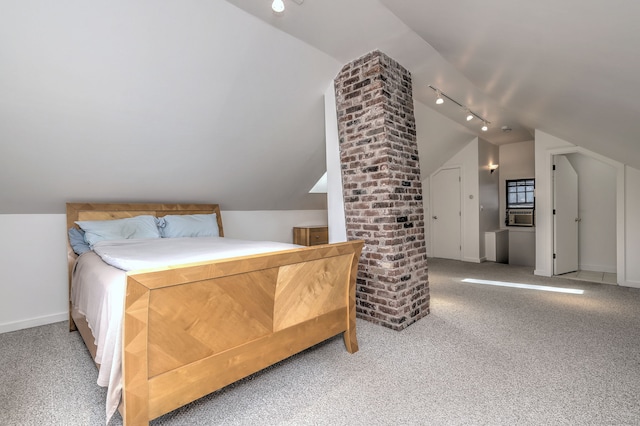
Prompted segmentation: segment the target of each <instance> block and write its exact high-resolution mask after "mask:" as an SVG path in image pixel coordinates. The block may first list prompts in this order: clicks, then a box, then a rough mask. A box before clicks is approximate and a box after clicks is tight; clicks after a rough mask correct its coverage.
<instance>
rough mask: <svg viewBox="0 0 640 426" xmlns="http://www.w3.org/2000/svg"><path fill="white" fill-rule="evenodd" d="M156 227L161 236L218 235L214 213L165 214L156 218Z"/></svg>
mask: <svg viewBox="0 0 640 426" xmlns="http://www.w3.org/2000/svg"><path fill="white" fill-rule="evenodd" d="M158 227H159V229H160V235H162V237H163V238H178V237H219V236H220V230H219V229H218V221H217V217H216V214H215V213H212V214H185V215H167V216H164V217H161V218H160V219H158Z"/></svg>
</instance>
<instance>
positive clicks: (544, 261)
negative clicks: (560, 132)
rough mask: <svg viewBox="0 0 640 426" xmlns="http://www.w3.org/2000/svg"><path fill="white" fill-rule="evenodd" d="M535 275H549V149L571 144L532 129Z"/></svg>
mask: <svg viewBox="0 0 640 426" xmlns="http://www.w3.org/2000/svg"><path fill="white" fill-rule="evenodd" d="M535 133H536V134H535V178H536V269H535V270H534V273H535V274H536V275H542V276H546V277H550V276H552V275H553V216H552V211H553V181H552V175H551V157H550V154H549V152H550V151H552V150H557V149H559V148H566V149H568V148H571V149H573V148H575V145H573V144H571V143H569V142H567V141H564V140H562V139H560V138H557V137H555V136H552V135H550V134H548V133H544V132H542V131H540V130H537V129H536V132H535Z"/></svg>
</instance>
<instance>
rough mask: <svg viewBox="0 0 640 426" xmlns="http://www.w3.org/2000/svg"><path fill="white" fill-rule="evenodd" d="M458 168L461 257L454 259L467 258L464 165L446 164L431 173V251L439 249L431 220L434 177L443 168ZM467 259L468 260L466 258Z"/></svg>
mask: <svg viewBox="0 0 640 426" xmlns="http://www.w3.org/2000/svg"><path fill="white" fill-rule="evenodd" d="M455 169H457V170H458V173H459V177H460V182H459V183H460V185H459V188H460V257H459V258H458V259H454V260H465V258H464V256H463V254H464V252H465V250H464V248H465V246H464V242H465V240H464V225H463V223H464V218H465V214H464V213H465V212H464V188H463V187H464V185H463V182H464V167H463V166H462V165H461V164H448V165H446V166H442V167H439V168H438V169H437V170H436V171H434V172H433V173H431V174H430V175H429V235H430V238H429V241H430V243H431V244H430V245H431V251H432V252H434V253H435V252H436V251H437V250H435V249H434V245H433V221H432V220H431V217H432V216H433V177H434V176H435V175H436V174H438V173H440V172H441V171H443V170H455ZM465 261H467V260H465ZM469 262H478V261H477V260H471V261H469Z"/></svg>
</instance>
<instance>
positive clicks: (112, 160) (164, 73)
mask: <svg viewBox="0 0 640 426" xmlns="http://www.w3.org/2000/svg"><path fill="white" fill-rule="evenodd" d="M292 58H295V60H292ZM340 66H341V64H340V63H339V62H337V61H336V60H335V59H334V58H332V57H330V56H328V55H327V54H326V53H323V52H321V51H319V50H317V49H315V48H312V47H310V46H308V45H307V44H305V43H303V42H302V41H300V40H297V39H295V38H293V37H291V36H289V35H287V34H285V33H283V32H281V31H278V30H276V29H274V28H273V27H271V26H269V25H267V24H265V23H262V22H260V21H258V20H257V19H256V18H254V17H253V16H250V15H248V14H247V13H245V12H243V11H241V10H239V9H237V8H235V7H234V6H232V5H230V4H229V3H227V2H223V1H180V2H174V1H137V2H130V1H115V2H91V3H90V4H89V3H86V2H83V1H80V0H77V1H71V0H63V1H56V2H42V1H35V0H25V1H20V2H6V3H5V4H3V6H2V12H1V13H0V94H1V95H0V213H63V212H64V211H65V202H67V201H100V202H113V201H142V202H145V201H146V202H153V201H156V202H219V203H220V204H221V207H222V208H223V209H225V210H279V209H282V210H287V209H315V208H320V209H321V208H326V197H325V196H324V195H322V194H308V193H307V192H308V191H309V189H311V187H312V186H313V185H314V184H315V182H316V181H317V180H318V178H320V177H321V176H322V174H323V173H324V172H325V166H324V164H325V150H324V146H325V143H324V120H323V114H324V104H323V98H322V96H323V93H324V92H325V90H326V88H327V87H328V82H329V81H331V78H333V76H335V75H336V73H337V72H338V70H339V69H340ZM328 76H329V77H328ZM283 105H284V106H285V108H283V107H282V106H283Z"/></svg>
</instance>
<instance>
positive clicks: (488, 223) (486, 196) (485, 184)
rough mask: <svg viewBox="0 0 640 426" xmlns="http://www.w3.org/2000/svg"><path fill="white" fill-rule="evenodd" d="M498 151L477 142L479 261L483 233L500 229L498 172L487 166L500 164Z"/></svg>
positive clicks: (483, 142)
mask: <svg viewBox="0 0 640 426" xmlns="http://www.w3.org/2000/svg"><path fill="white" fill-rule="evenodd" d="M499 155H500V154H499V149H498V147H497V146H496V145H493V144H491V143H489V142H487V141H485V140H483V139H480V140H479V141H478V185H479V188H478V197H479V200H478V202H479V209H480V210H479V215H480V228H479V233H480V235H479V248H480V252H479V254H480V260H481V261H484V260H486V257H487V255H486V253H485V246H486V244H485V232H487V231H494V230H496V229H498V228H500V223H499V219H498V218H499V217H500V216H499V212H498V208H499V206H500V203H499V192H498V183H499V173H500V172H499V170H500V168H498V170H496V171H494V172H493V173H491V172H490V170H489V164H500V157H499Z"/></svg>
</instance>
